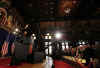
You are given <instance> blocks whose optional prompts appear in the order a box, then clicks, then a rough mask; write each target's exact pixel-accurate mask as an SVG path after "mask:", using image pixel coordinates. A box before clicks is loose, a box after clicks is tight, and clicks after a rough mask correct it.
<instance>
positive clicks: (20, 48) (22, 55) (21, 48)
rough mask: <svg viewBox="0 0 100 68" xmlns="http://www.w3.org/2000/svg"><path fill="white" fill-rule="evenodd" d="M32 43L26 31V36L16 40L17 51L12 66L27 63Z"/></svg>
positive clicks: (23, 35)
mask: <svg viewBox="0 0 100 68" xmlns="http://www.w3.org/2000/svg"><path fill="white" fill-rule="evenodd" d="M30 42H31V40H30V36H29V35H28V33H27V32H26V31H25V32H24V34H22V35H20V36H18V37H17V38H16V40H15V41H14V45H15V51H14V54H13V56H12V61H11V65H17V64H20V63H21V62H23V61H27V56H28V54H29V45H30Z"/></svg>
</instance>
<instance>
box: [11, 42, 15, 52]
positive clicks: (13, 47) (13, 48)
mask: <svg viewBox="0 0 100 68" xmlns="http://www.w3.org/2000/svg"><path fill="white" fill-rule="evenodd" d="M14 50H15V44H14V43H12V45H11V53H12V54H13V53H14Z"/></svg>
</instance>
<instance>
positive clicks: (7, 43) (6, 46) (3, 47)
mask: <svg viewBox="0 0 100 68" xmlns="http://www.w3.org/2000/svg"><path fill="white" fill-rule="evenodd" d="M8 45H9V35H8V37H7V39H6V40H5V41H4V44H3V46H2V50H1V54H2V56H5V55H6V54H7V53H8Z"/></svg>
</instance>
